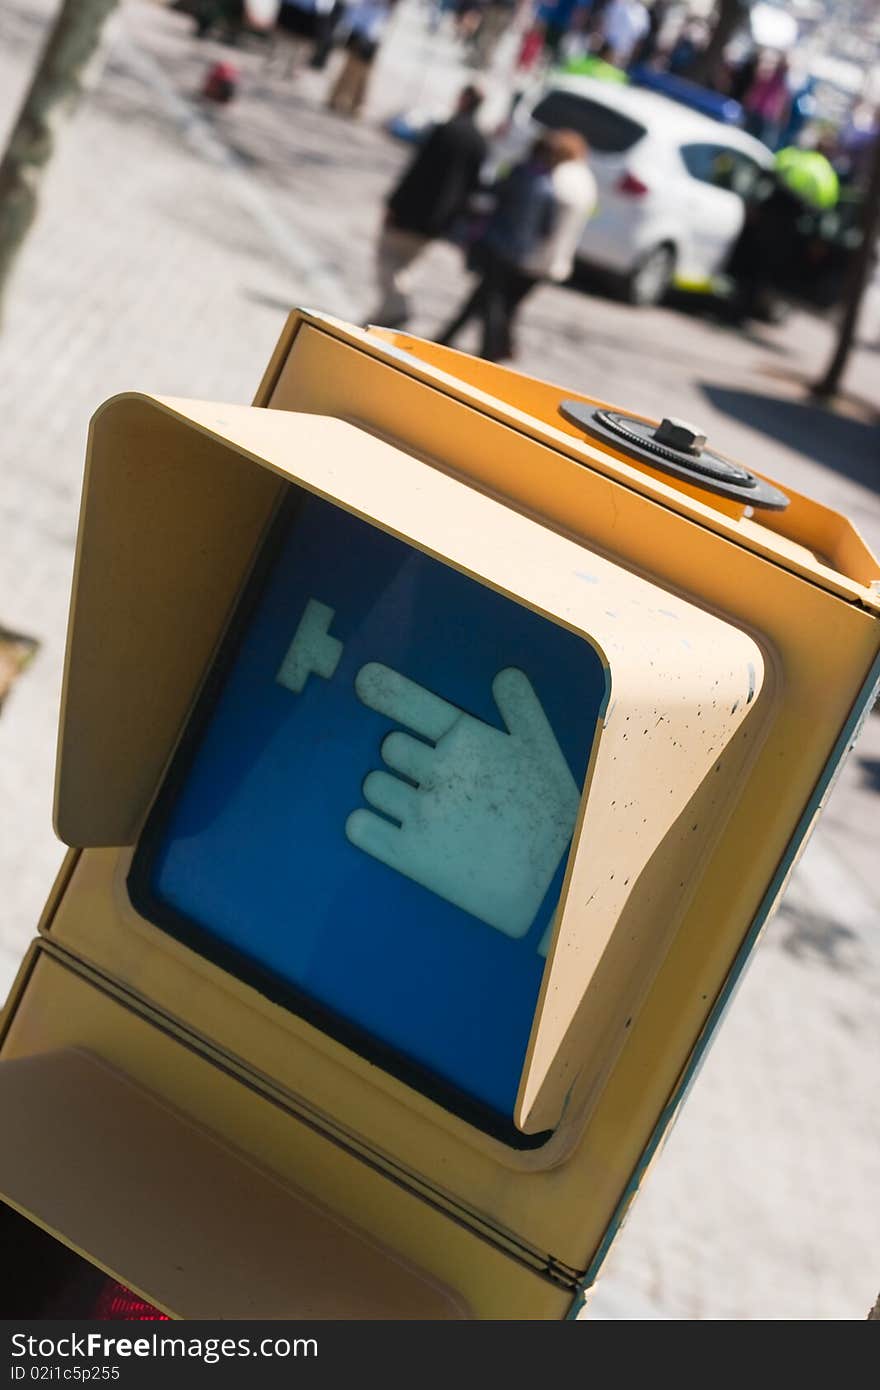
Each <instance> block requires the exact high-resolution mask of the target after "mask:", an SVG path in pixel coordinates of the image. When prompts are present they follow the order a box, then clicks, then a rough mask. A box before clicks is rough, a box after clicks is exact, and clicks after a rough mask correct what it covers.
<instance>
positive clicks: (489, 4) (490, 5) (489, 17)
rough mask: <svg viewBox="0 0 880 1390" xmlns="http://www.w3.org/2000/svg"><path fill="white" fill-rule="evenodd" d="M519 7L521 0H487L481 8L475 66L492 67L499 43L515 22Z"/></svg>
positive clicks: (476, 35) (474, 42) (475, 44)
mask: <svg viewBox="0 0 880 1390" xmlns="http://www.w3.org/2000/svg"><path fill="white" fill-rule="evenodd" d="M518 8H519V0H485V3H484V4H483V6H482V8H481V10H480V25H479V28H478V29H477V32H476V34H475V35H474V38H473V50H474V64H475V66H477V67H479V68H488V67H491V65H492V60H493V58H494V57H495V52H496V50H497V48H498V45H499V43H500V42H501V40H502V39H503V37H504V35H505V34H506V33H507V32H508V30H509V29H510V27H511V25H512V24H513V21H514V19H515V18H516V12H517V10H518Z"/></svg>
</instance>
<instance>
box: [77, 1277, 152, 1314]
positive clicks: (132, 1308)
mask: <svg viewBox="0 0 880 1390" xmlns="http://www.w3.org/2000/svg"><path fill="white" fill-rule="evenodd" d="M92 1317H94V1318H99V1319H103V1320H104V1321H107V1322H170V1321H171V1319H170V1318H169V1317H168V1315H167V1314H166V1313H160V1312H159V1309H158V1308H154V1307H153V1305H152V1303H147V1301H146V1299H144V1298H141V1296H140V1294H136V1293H133V1292H132V1291H131V1289H127V1288H126V1287H125V1285H124V1284H117V1283H116V1280H115V1279H108V1280H107V1282H106V1284H105V1285H104V1287H103V1288H102V1289H101V1292H100V1294H99V1295H98V1300H97V1302H96V1303H95V1307H94V1309H93V1311H92Z"/></svg>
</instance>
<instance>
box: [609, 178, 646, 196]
mask: <svg viewBox="0 0 880 1390" xmlns="http://www.w3.org/2000/svg"><path fill="white" fill-rule="evenodd" d="M650 191H651V190H650V188H649V187H648V185H647V184H646V183H642V180H641V179H640V178H637V177H636V175H635V174H631V173H629V172H627V173H625V174H622V175H621V177H620V178H619V179H618V181H617V192H618V193H625V194H627V196H628V197H630V198H643V197H644V196H645V194H646V193H650Z"/></svg>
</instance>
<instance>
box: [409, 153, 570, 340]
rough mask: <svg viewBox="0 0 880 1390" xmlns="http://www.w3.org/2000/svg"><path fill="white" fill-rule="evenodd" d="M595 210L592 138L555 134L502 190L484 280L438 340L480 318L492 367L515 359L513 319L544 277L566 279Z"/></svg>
mask: <svg viewBox="0 0 880 1390" xmlns="http://www.w3.org/2000/svg"><path fill="white" fill-rule="evenodd" d="M595 206H596V181H595V179H594V178H593V175H592V173H591V172H590V170H589V168H588V167H587V145H586V141H585V140H584V139H583V138H582V137H581V136H580V135H578V133H577V131H574V130H548V131H545V132H544V133H543V134H542V135H541V136H539V138H538V140H537V141H536V142H535V144H534V146H533V148H532V150H531V151H530V153H529V155H528V156H527V158H526V159H525V160H523V162H522V163H521V164H519V165H517V166H515V167H514V169H513V170H512V171H511V173H510V174H509V176H508V177H507V178H506V179H504V180H502V182H501V183H500V184H498V185H497V204H496V208H495V211H494V212H493V214H492V216H491V218H490V221H489V224H488V227H487V228H486V231H485V233H484V235H483V238H482V240H481V242H480V243H479V244H478V247H477V248H476V249H477V250H478V251H479V253H480V254H479V262H478V263H479V264H480V266H481V269H480V279H479V281H478V282H477V284H476V286H475V287H474V289H473V290H472V292H471V294H470V295H469V297H468V298H467V299H466V300H465V302H464V304H463V305H462V306H461V307H460V309H459V310H458V312H457V314H456V315H455V317H454V318H453V319H452V320H451V321H450V322H449V323H448V324H447V325H446V326H445V327H444V328H443V329H442V330H441V331H440V333H439V334H438V338H437V341H438V342H441V343H446V344H451V343H452V342H453V341H454V339H455V338H456V337H457V336H458V334H459V333H460V332H461V329H462V328H463V327H464V326H465V324H467V323H468V322H470V320H472V319H477V320H479V322H480V324H481V328H482V336H481V343H480V349H479V353H480V356H481V357H484V358H486V359H487V360H488V361H490V362H501V361H503V360H504V359H505V358H507V357H511V356H513V352H514V345H513V321H514V317H515V315H516V313H517V312H518V310H519V308H520V305H521V304H522V303H523V300H524V299H525V298H526V296H527V295H528V294H530V293H531V292H532V290H533V289H534V288H535V286H536V285H539V284H540V283H541V281H542V280H551V281H556V282H557V283H560V282H562V281H563V280H567V279H568V277H569V276H570V275H571V273H572V271H573V270H574V261H575V255H576V253H577V248H578V243H579V241H580V238H581V233H582V232H583V229H584V227H585V226H586V224H587V221H588V219H589V218H590V216H591V215H592V212H593V210H594V208H595Z"/></svg>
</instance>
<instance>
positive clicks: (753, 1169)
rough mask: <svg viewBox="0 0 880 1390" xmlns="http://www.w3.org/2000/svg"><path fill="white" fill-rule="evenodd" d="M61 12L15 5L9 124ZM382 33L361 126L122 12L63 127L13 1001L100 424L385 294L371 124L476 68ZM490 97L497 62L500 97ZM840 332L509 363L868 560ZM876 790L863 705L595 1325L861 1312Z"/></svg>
mask: <svg viewBox="0 0 880 1390" xmlns="http://www.w3.org/2000/svg"><path fill="white" fill-rule="evenodd" d="M52 8H53V4H50V0H0V125H5V123H8V121H9V120H11V118H12V115H13V112H14V109H15V106H16V103H17V100H18V98H19V96H20V93H21V91H22V88H23V85H24V83H25V81H26V78H27V75H28V72H29V69H30V66H31V64H32V62H33V57H34V53H35V49H36V45H37V43H38V41H39V38H40V34H41V30H42V25H43V24H44V22H45V16H46V15H47V14H48V13H49V11H50V10H51V9H52ZM395 26H396V28H395V33H394V34H393V35H392V39H391V40H389V43H388V47H387V52H386V53H384V54H383V56H382V59H381V64H380V66H379V69H378V72H377V79H378V80H377V82H376V83H375V84H374V87H373V92H372V96H371V104H370V108H369V111H368V119H367V120H366V121H364V122H362V123H360V124H355V125H352V124H351V123H348V122H345V121H342V120H340V119H339V118H335V117H333V116H331V115H329V114H328V113H327V112H325V111H324V110H323V107H322V105H321V102H322V97H323V92H324V89H325V87H326V85H327V81H328V77H327V75H325V74H315V73H310V72H306V73H303V74H301V75H299V76H298V77H296V78H295V79H294V80H293V82H290V81H287V80H286V79H284V78H283V77H282V76H281V75H280V74H279V73H277V72H272V71H266V68H265V64H264V61H263V58H262V56H261V55H260V54H256V53H250V52H248V53H244V54H242V55H240V57H239V60H240V62H241V66H242V70H243V78H244V81H243V87H242V92H241V96H240V99H239V100H238V101H237V102H236V103H233V104H232V106H230V107H229V108H224V109H222V110H220V109H218V110H215V109H213V108H212V109H210V110H205V109H203V108H201V107H199V106H198V104H197V103H194V102H193V100H192V98H193V95H194V94H195V93H196V92H197V90H198V87H199V83H200V80H201V76H202V75H203V73H204V70H205V68H206V66H207V63H208V61H209V60H210V59H211V57H213V56H216V55H217V54H218V53H219V52H220V51H221V50H220V48H219V46H216V45H214V44H212V43H207V44H197V43H195V42H194V41H193V39H192V38H191V35H190V28H189V25H188V24H187V22H186V21H185V20H184V18H183V17H182V16H179V15H175V14H172V13H170V12H167V11H165V10H164V9H162V8H161V6H159V5H157V4H152V3H145V2H144V0H132V2H131V3H129V4H127V5H125V6H124V9H123V12H122V14H121V16H120V19H119V22H118V24H117V25H116V30H115V35H114V36H113V38H112V42H111V44H110V46H109V56H108V59H107V62H106V65H105V67H104V70H103V72H102V74H101V76H100V79H99V81H98V83H97V86H96V87H95V89H94V91H93V92H92V93H91V94H90V95H89V96H88V97H87V98H86V99H85V100H84V101H83V103H82V105H81V109H80V110H79V112H78V113H77V115H76V119H75V120H74V121H73V122H72V123H71V124H70V125H69V126H68V127H66V128H65V129H64V131H63V134H62V137H61V143H60V148H59V151H58V154H57V155H56V157H55V159H54V161H53V164H52V166H51V169H50V172H49V176H48V179H47V183H46V188H45V194H44V200H43V207H42V211H41V214H40V218H39V222H38V224H37V226H36V227H35V229H34V231H33V232H32V234H31V236H30V238H29V240H28V243H27V245H26V248H25V251H24V254H23V256H22V259H21V262H20V265H19V267H18V270H17V274H16V277H15V281H14V283H13V286H12V291H11V293H10V296H9V301H8V310H7V318H6V323H5V325H4V331H3V333H2V335H0V408H2V412H3V421H4V430H3V437H2V441H0V480H2V482H0V623H3V624H5V625H6V626H8V627H11V628H14V629H16V630H19V631H22V632H26V633H28V634H31V635H32V636H34V637H36V638H38V639H39V641H40V642H41V649H40V652H39V654H38V656H37V658H36V660H35V661H34V663H33V664H32V666H31V667H30V669H29V671H28V672H27V674H26V675H25V676H24V677H23V678H22V679H21V680H20V681H19V683H18V685H17V687H16V689H15V691H14V692H13V694H12V696H11V697H10V698H9V700H8V702H7V705H6V708H5V709H4V712H3V715H2V717H0V884H2V892H0V997H2V996H3V994H4V993H5V988H6V986H7V985H8V983H9V981H10V980H11V978H12V974H13V972H14V969H15V966H16V964H17V961H18V959H19V958H20V955H21V953H22V951H23V949H24V947H25V946H26V944H27V942H28V940H29V939H30V937H31V935H32V933H33V928H34V923H35V921H36V918H37V916H38V914H39V911H40V909H41V907H42V904H43V902H44V900H45V897H46V893H47V890H48V887H49V884H50V882H51V879H52V876H53V873H54V871H55V868H56V867H57V864H58V863H59V861H60V856H61V849H60V847H59V845H58V843H57V841H56V840H55V839H54V837H53V836H52V833H51V830H50V813H51V801H52V779H53V772H54V760H55V730H56V726H57V712H58V696H59V688H60V674H61V662H62V657H63V647H64V638H65V627H66V619H67V604H68V596H69V588H70V578H71V566H72V560H73V545H74V536H75V528H76V520H77V512H78V506H79V492H80V486H81V474H82V461H83V456H84V448H85V435H86V428H87V424H88V419H89V417H90V415H91V413H92V412H93V410H94V409H95V407H96V406H97V405H98V404H99V403H100V402H101V401H102V400H104V399H106V398H107V397H108V396H110V395H112V394H113V393H114V392H116V391H121V390H128V389H132V388H135V389H143V390H146V391H158V392H166V393H169V394H173V395H182V396H187V395H188V396H194V397H205V398H213V399H219V400H231V401H244V400H247V399H249V398H250V396H251V395H252V392H253V390H254V388H255V386H256V384H257V382H258V380H259V378H260V375H261V372H262V368H263V365H264V364H265V362H266V360H267V358H268V356H269V354H270V352H271V349H272V347H273V345H274V342H275V340H276V338H277V335H278V333H279V331H280V328H281V326H282V323H283V321H284V317H285V314H286V312H287V309H288V307H289V306H290V305H291V304H293V303H297V302H300V303H302V302H305V303H310V304H315V305H316V306H317V307H322V308H328V309H332V310H335V311H337V312H341V313H343V314H346V315H348V316H349V317H351V318H353V319H355V320H359V319H360V318H362V317H363V316H365V315H366V314H368V312H369V309H370V303H371V298H372V283H373V282H372V270H371V260H372V241H373V237H374V232H375V228H376V225H377V222H378V216H379V208H380V203H381V198H382V195H383V193H384V192H385V191H386V189H387V187H388V185H389V183H390V182H391V180H392V179H393V177H394V175H395V172H396V171H397V170H398V169H399V168H400V167H401V165H402V163H403V161H404V160H405V158H406V157H407V151H406V149H405V148H404V147H402V146H400V145H399V144H396V143H394V142H392V141H390V140H389V139H388V138H387V137H385V136H384V135H383V134H382V132H381V130H380V129H379V128H378V123H379V122H380V121H381V120H382V119H383V118H385V117H386V116H388V115H391V114H393V112H394V111H395V110H398V109H400V108H401V107H403V106H413V105H417V104H419V103H422V104H425V105H428V106H430V107H431V108H432V109H437V110H440V109H442V108H443V107H444V105H447V104H448V103H449V100H450V98H451V96H452V94H453V93H454V92H455V90H456V89H457V87H458V86H459V85H460V84H461V82H462V80H463V78H464V76H465V70H464V69H463V68H462V66H461V64H460V61H459V57H458V54H457V52H456V50H455V48H454V45H453V44H452V43H451V41H450V40H449V39H448V38H446V39H443V40H442V41H441V43H440V44H439V46H438V47H436V48H435V47H434V46H430V45H428V43H427V40H426V38H425V29H424V20H423V11H422V10H421V8H420V7H419V6H418V5H417V4H416V3H409V4H404V5H403V7H402V9H401V11H400V13H399V16H398V18H397V20H396V21H395ZM429 55H431V62H428V56H429ZM501 91H502V85H501V81H500V75H499V78H498V80H496V81H494V82H493V93H492V100H493V101H495V102H499V101H501V95H500V93H501ZM462 288H463V287H462V282H461V274H460V268H459V263H458V259H457V257H456V255H455V253H454V252H453V251H452V250H451V249H450V248H446V247H437V248H436V249H435V250H432V252H431V256H430V258H429V262H428V264H427V266H426V269H425V275H424V280H423V284H422V290H421V293H420V295H419V306H420V311H419V319H418V321H417V322H416V324H415V329H416V331H422V332H425V333H430V332H431V330H432V327H433V326H434V325H436V324H437V323H439V322H440V321H441V320H442V318H443V317H444V316H445V315H446V314H447V313H448V312H449V309H450V308H451V306H452V305H453V304H454V303H455V301H456V300H457V298H458V297H459V296H460V295H461V293H462ZM829 343H830V334H829V331H828V329H827V328H825V327H824V326H823V325H817V324H816V323H815V322H814V321H813V320H811V319H808V318H807V317H806V316H796V317H795V319H794V320H793V321H792V323H790V324H789V325H786V326H785V327H784V328H781V329H778V330H777V329H772V330H766V331H763V330H762V331H761V332H760V333H759V334H756V335H754V336H753V337H752V338H745V337H742V336H736V335H733V334H731V333H729V332H727V331H725V330H724V329H722V328H720V327H719V326H718V325H716V324H712V323H711V322H708V321H704V320H702V319H696V318H693V317H685V316H682V315H679V314H673V313H670V312H669V311H667V310H656V311H654V310H651V311H646V312H644V313H642V312H639V311H631V310H628V309H627V308H625V307H624V306H620V305H614V304H610V303H608V302H607V301H603V300H601V299H591V298H589V297H587V296H578V295H575V294H574V293H573V292H572V291H571V290H567V289H546V290H543V289H542V290H541V292H540V294H537V295H536V296H535V301H534V305H533V306H532V305H530V306H529V312H528V314H527V315H526V316H525V318H524V323H523V329H522V333H521V342H520V354H521V355H520V363H521V365H522V368H523V370H525V371H531V372H534V373H536V374H538V375H541V376H544V377H547V378H549V379H552V380H558V381H560V382H563V383H566V384H568V385H570V386H572V387H573V388H575V389H578V388H580V389H583V390H585V391H588V392H591V393H593V394H597V395H604V396H605V397H606V398H608V399H610V400H616V401H618V402H619V403H621V404H625V405H627V406H629V407H630V408H633V409H637V410H643V411H645V412H650V413H654V414H660V413H663V412H666V413H669V406H670V402H672V403H674V411H673V413H677V414H683V415H696V416H697V417H698V418H699V419H701V420H706V421H708V424H709V428H710V430H711V432H712V436H713V440H714V441H715V443H716V444H717V446H718V447H720V448H722V449H726V450H728V451H729V452H731V453H735V454H737V455H739V456H740V457H742V458H743V459H744V461H746V462H747V463H749V464H751V465H752V466H754V467H756V468H759V469H763V470H765V471H768V472H771V473H773V474H774V475H776V476H778V477H779V478H780V479H781V480H782V481H783V482H784V483H785V482H787V483H788V484H789V485H791V486H796V487H798V488H800V489H802V490H804V491H808V492H813V493H814V494H815V495H817V496H820V497H821V498H822V500H823V501H826V502H828V503H829V504H830V505H835V506H838V507H840V508H841V509H842V510H844V511H846V512H847V513H848V514H849V515H850V516H852V517H853V518H854V519H856V520H857V522H858V524H859V525H860V526H861V527H862V529H863V530H864V532H865V534H866V536H867V537H868V538H869V539H871V540H872V541H873V544H874V545H875V547H876V548H878V549H880V497H878V491H877V478H876V473H874V474H873V477H872V473H871V470H872V468H876V443H877V433H876V425H872V424H871V407H872V397H871V392H872V391H873V393H874V395H873V406H874V408H876V368H877V356H876V353H875V352H868V351H864V352H861V353H859V354H857V356H856V358H855V359H854V362H853V365H852V369H851V371H850V373H849V375H848V384H849V386H850V389H851V393H852V398H853V399H852V403H851V405H850V407H849V408H848V410H847V412H845V413H844V414H842V415H837V416H833V415H829V414H828V413H827V412H824V411H817V410H814V409H813V408H811V407H808V406H806V405H804V404H803V403H802V393H801V392H800V388H799V379H800V378H804V377H809V376H810V375H811V374H813V373H815V371H816V369H817V368H818V366H819V364H820V363H821V362H822V360H823V358H824V355H825V353H826V352H827V349H828V346H829ZM872 460H874V462H872ZM878 790H880V716H877V715H875V716H873V717H872V718H871V719H870V720H869V721H868V724H867V726H866V730H865V734H864V737H863V740H862V742H861V744H860V745H859V748H858V749H857V752H856V755H855V756H854V757H853V758H852V759H851V760H850V763H849V764H848V765H847V768H846V769H845V771H844V773H843V775H842V777H841V780H840V784H839V786H838V788H837V789H836V791H835V793H834V795H833V797H832V799H831V804H830V806H829V809H828V811H827V813H826V815H825V817H824V820H823V822H822V825H821V827H820V830H819V832H818V833H817V835H816V837H815V839H814V841H813V842H812V843H811V846H810V848H809V850H808V852H807V854H806V856H805V858H804V860H803V863H802V865H801V866H800V867H799V869H798V871H797V873H796V875H795V877H794V880H793V882H792V886H791V889H790V891H789V893H788V894H787V896H786V900H785V903H784V905H783V908H782V910H781V912H780V914H779V916H778V917H777V919H776V920H775V922H774V923H773V925H772V926H771V928H770V929H769V930H768V932H767V934H766V937H765V940H764V942H763V944H762V946H761V948H760V949H759V951H758V952H757V954H756V957H755V960H754V964H753V966H752V968H751V970H750V972H749V973H748V975H747V978H746V979H745V982H744V984H743V986H742V988H741V990H740V992H739V995H738V997H737V999H736V1001H735V1003H734V1005H733V1007H732V1008H731V1009H730V1012H729V1016H728V1018H727V1021H726V1023H725V1025H724V1027H723V1029H722V1031H721V1034H720V1037H719V1040H718V1042H717V1044H716V1046H715V1048H714V1050H713V1052H712V1053H711V1054H710V1056H709V1058H708V1059H707V1061H706V1063H705V1065H704V1067H703V1069H702V1072H701V1074H700V1077H699V1079H698V1081H697V1084H696V1086H695V1087H694V1090H693V1094H692V1096H691V1097H690V1099H689V1101H688V1104H687V1105H686V1107H685V1110H684V1113H683V1115H682V1118H681V1119H680V1121H679V1124H678V1126H677V1128H676V1130H675V1132H674V1134H673V1135H672V1136H671V1138H670V1140H669V1143H668V1144H667V1147H666V1149H665V1151H664V1153H663V1155H662V1156H661V1158H660V1159H659V1161H658V1162H657V1164H656V1166H655V1170H654V1171H653V1172H652V1174H651V1176H650V1178H649V1180H648V1182H647V1184H646V1187H645V1190H644V1192H643V1194H642V1196H641V1197H640V1199H639V1202H638V1203H637V1204H636V1207H635V1210H634V1212H633V1214H632V1216H631V1218H630V1221H629V1223H628V1226H627V1229H626V1230H625V1231H624V1233H623V1235H622V1237H621V1239H620V1241H619V1244H618V1245H617V1246H616V1247H615V1249H614V1251H613V1252H612V1255H611V1258H610V1261H609V1264H608V1273H607V1276H606V1278H605V1279H604V1280H603V1281H602V1283H601V1285H600V1288H599V1291H598V1293H597V1296H596V1299H595V1301H594V1304H593V1310H592V1311H593V1315H594V1316H598V1317H604V1318H618V1317H619V1318H630V1319H631V1318H639V1317H663V1318H709V1319H714V1318H737V1319H739V1318H744V1319H745V1318H807V1319H833V1318H846V1319H849V1318H855V1319H860V1318H863V1317H865V1316H866V1314H867V1311H868V1308H869V1307H870V1306H871V1304H872V1302H873V1300H874V1298H875V1297H876V1294H877V1289H878V1287H880V1265H878V1258H877V1251H878V1250H880V1216H878V1209H877V1203H876V1164H877V1160H876V1155H877V1152H878V1140H880V1106H878V1099H877V1085H876V1058H877V1055H878V1041H880V1039H878V1032H880V1028H878V1011H877V1005H876V999H877V997H878V986H880V936H878V930H877V928H878V920H880V913H878V903H880V888H878V883H877V875H876V871H875V861H876V856H877V828H876V827H877V823H878V814H877V810H878Z"/></svg>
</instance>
